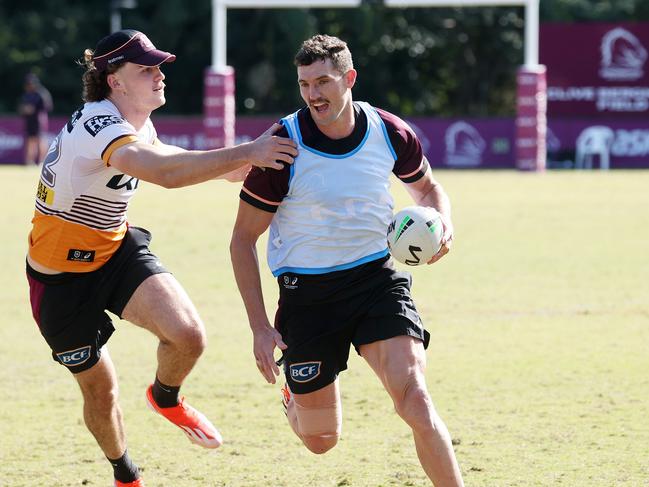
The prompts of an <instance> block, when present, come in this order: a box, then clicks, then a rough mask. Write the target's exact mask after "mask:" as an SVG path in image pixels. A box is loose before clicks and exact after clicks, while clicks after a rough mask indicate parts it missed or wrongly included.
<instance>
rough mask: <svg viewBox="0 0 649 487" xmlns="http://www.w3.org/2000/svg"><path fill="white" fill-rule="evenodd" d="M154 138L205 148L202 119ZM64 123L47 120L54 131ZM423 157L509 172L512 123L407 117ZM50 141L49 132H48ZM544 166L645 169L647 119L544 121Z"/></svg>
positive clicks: (18, 150)
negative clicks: (545, 148) (545, 131)
mask: <svg viewBox="0 0 649 487" xmlns="http://www.w3.org/2000/svg"><path fill="white" fill-rule="evenodd" d="M152 119H153V123H154V125H155V126H156V129H157V131H158V136H159V137H160V140H162V141H163V142H164V143H166V144H171V145H177V146H179V147H183V148H185V149H198V150H205V149H208V148H210V144H209V141H208V140H207V137H206V136H205V131H204V125H203V119H202V117H165V116H157V115H155V114H154V116H153V117H152ZM278 119H279V117H237V119H236V139H235V142H236V143H239V142H245V141H248V140H252V139H254V138H256V137H258V136H259V135H260V134H261V133H262V132H264V131H265V130H266V129H267V128H268V127H270V126H271V125H272V124H273V123H274V122H276V121H277V120H278ZM66 122H67V119H65V118H62V117H52V118H50V124H49V126H50V130H52V131H54V130H56V131H58V130H60V129H61V127H63V126H64V125H65V123H66ZM407 122H408V123H409V124H410V126H411V127H412V128H413V129H414V131H415V132H416V133H417V135H418V137H419V140H420V141H421V144H422V146H423V148H424V153H425V154H426V157H428V160H429V161H430V164H431V166H432V167H433V168H434V169H440V168H443V169H514V168H516V167H517V162H516V158H517V147H516V138H515V136H516V132H517V127H516V119H514V118H513V117H512V118H496V119H494V118H487V119H483V118H481V119H439V118H410V119H407ZM47 135H48V137H49V138H50V140H51V139H53V138H54V136H55V135H56V134H55V133H53V132H52V133H48V134H47ZM23 143H24V137H23V121H22V119H21V118H20V117H15V116H14V117H0V164H3V163H4V164H21V163H22V161H23ZM545 143H546V145H547V155H548V159H547V168H548V169H554V168H573V167H577V168H580V167H581V168H584V169H587V168H593V169H598V168H600V167H601V166H602V165H603V166H608V167H609V168H610V169H622V168H649V117H646V118H643V119H639V118H635V119H620V118H619V117H611V116H608V117H606V118H599V119H590V118H579V119H567V118H565V119H563V118H559V119H557V118H555V119H550V120H549V121H548V128H547V134H546V141H545Z"/></svg>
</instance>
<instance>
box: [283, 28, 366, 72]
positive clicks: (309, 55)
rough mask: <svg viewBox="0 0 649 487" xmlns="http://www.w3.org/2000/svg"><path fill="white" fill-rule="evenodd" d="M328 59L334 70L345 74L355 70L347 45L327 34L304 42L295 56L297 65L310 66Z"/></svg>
mask: <svg viewBox="0 0 649 487" xmlns="http://www.w3.org/2000/svg"><path fill="white" fill-rule="evenodd" d="M326 59H331V63H332V64H333V65H334V68H336V69H337V70H338V71H340V72H341V73H343V74H345V73H346V72H347V71H349V70H350V69H353V68H354V63H353V61H352V53H351V52H350V51H349V48H348V47H347V43H346V42H345V41H342V40H340V39H338V37H334V36H328V35H326V34H318V35H315V36H313V37H311V38H310V39H307V40H306V41H304V42H303V43H302V47H300V50H299V51H298V52H297V54H296V55H295V65H296V66H309V65H311V64H313V63H314V62H315V61H324V60H326Z"/></svg>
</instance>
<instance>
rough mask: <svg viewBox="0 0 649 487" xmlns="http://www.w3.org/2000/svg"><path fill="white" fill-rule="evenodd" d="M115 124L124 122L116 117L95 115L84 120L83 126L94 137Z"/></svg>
mask: <svg viewBox="0 0 649 487" xmlns="http://www.w3.org/2000/svg"><path fill="white" fill-rule="evenodd" d="M116 123H124V120H123V119H122V118H120V117H118V116H116V115H95V116H94V117H91V118H89V119H88V120H86V121H85V122H84V123H83V126H84V128H85V129H86V130H87V131H88V133H89V134H90V135H92V136H93V137H94V136H96V135H97V134H98V133H99V132H101V131H102V130H103V129H105V128H106V127H110V126H111V125H115V124H116Z"/></svg>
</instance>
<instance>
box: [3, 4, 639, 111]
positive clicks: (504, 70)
mask: <svg viewBox="0 0 649 487" xmlns="http://www.w3.org/2000/svg"><path fill="white" fill-rule="evenodd" d="M110 3H111V2H108V1H106V0H83V1H79V0H76V1H74V0H73V1H70V0H3V1H2V2H1V3H0V79H1V80H2V84H3V90H2V92H0V114H12V113H15V112H16V106H17V103H18V98H19V96H20V94H21V93H22V85H23V81H24V78H25V75H26V74H27V73H30V72H32V73H35V74H36V75H38V76H39V77H40V78H41V80H42V82H43V84H44V85H45V86H46V87H47V88H48V89H49V90H50V92H51V93H52V96H53V98H54V105H55V113H57V114H61V115H67V114H69V113H71V112H72V111H73V110H74V109H75V108H76V107H77V106H79V105H80V104H81V74H82V72H83V70H82V68H81V67H80V66H78V65H77V64H76V62H75V61H76V60H78V59H79V58H81V56H82V54H83V50H84V49H85V48H94V45H95V43H96V42H97V41H98V40H99V38H101V37H102V36H104V35H107V34H108V33H109V28H110V22H109V6H110ZM136 4H137V5H136V8H134V9H125V10H122V11H121V13H122V25H123V26H124V28H134V29H138V30H141V31H143V32H145V33H146V34H147V35H148V36H149V37H150V38H151V40H152V41H153V42H154V43H155V44H156V46H157V47H158V48H160V49H163V50H167V51H171V52H173V53H174V54H176V55H177V56H178V58H177V61H176V62H175V63H171V64H168V65H166V66H165V67H164V72H165V75H166V76H167V80H166V83H167V85H168V88H167V106H166V107H165V108H164V109H163V110H162V112H161V113H164V114H168V115H170V114H178V115H191V114H199V113H201V112H202V83H203V81H202V80H203V74H204V70H205V68H206V67H207V66H208V65H209V64H210V62H211V0H193V1H192V2H186V1H182V0H163V1H162V2H160V1H159V0H137V1H136ZM540 16H541V22H544V21H552V22H591V21H607V22H613V21H646V20H649V2H648V1H647V0H616V1H615V2H611V1H610V0H541V2H540ZM316 33H327V34H331V35H336V36H339V37H341V38H342V39H344V40H345V41H347V43H348V44H349V46H350V48H351V50H352V54H353V57H354V63H355V67H356V69H357V70H358V71H359V77H358V82H357V86H356V88H355V97H356V98H357V99H365V100H368V101H371V102H372V103H373V104H375V105H378V106H381V107H385V108H386V109H389V110H393V111H395V112H397V113H400V114H402V115H403V116H418V115H427V116H443V117H445V116H458V115H462V116H478V117H479V116H487V115H488V116H511V115H512V114H513V113H514V111H515V88H516V87H515V73H516V69H517V68H518V67H519V66H520V65H521V64H522V63H523V37H524V9H523V8H522V7H483V8H475V7H467V8H406V9H395V8H386V7H384V6H383V5H382V4H381V2H380V1H370V2H366V3H364V4H363V5H362V6H361V7H360V8H357V9H308V8H305V9H233V10H229V11H228V33H227V37H228V49H227V59H228V64H229V65H231V66H233V67H234V68H235V71H236V100H237V114H238V115H261V114H283V113H287V112H290V111H293V110H294V109H296V108H297V107H299V106H300V105H301V100H300V98H299V94H298V90H297V83H296V78H295V68H294V66H293V56H294V54H295V52H296V51H297V49H298V48H299V46H300V44H301V42H302V40H304V39H306V38H307V37H310V36H311V35H313V34H316Z"/></svg>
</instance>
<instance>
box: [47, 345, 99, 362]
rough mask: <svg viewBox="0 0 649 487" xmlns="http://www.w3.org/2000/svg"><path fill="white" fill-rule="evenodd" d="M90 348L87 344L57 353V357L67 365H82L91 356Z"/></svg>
mask: <svg viewBox="0 0 649 487" xmlns="http://www.w3.org/2000/svg"><path fill="white" fill-rule="evenodd" d="M90 348H91V347H90V345H86V346H85V347H81V348H76V349H74V350H68V351H67V352H61V353H57V354H56V357H57V358H58V359H59V362H61V363H62V364H63V365H65V366H66V367H74V366H75V365H81V364H82V363H84V362H85V361H87V360H88V359H89V358H90Z"/></svg>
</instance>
